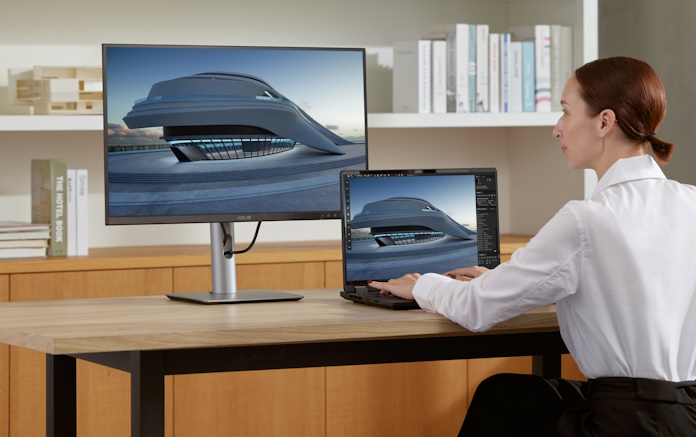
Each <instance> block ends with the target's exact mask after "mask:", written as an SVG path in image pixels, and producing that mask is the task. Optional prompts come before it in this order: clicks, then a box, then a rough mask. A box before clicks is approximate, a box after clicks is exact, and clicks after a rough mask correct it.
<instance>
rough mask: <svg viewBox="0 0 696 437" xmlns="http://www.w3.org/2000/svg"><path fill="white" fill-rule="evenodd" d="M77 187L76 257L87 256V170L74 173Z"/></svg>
mask: <svg viewBox="0 0 696 437" xmlns="http://www.w3.org/2000/svg"><path fill="white" fill-rule="evenodd" d="M75 176H76V180H77V185H76V190H75V191H76V193H77V195H76V202H75V203H76V206H77V208H76V212H77V220H76V228H77V239H76V240H77V255H78V256H85V255H88V254H89V240H88V236H89V233H88V230H89V223H88V219H87V217H88V210H87V196H88V193H89V192H88V190H87V188H88V184H87V170H86V169H79V170H77V171H76V172H75Z"/></svg>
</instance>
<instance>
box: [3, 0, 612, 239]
mask: <svg viewBox="0 0 696 437" xmlns="http://www.w3.org/2000/svg"><path fill="white" fill-rule="evenodd" d="M301 1H302V0H300V3H301ZM597 3H598V0H497V1H489V2H482V1H477V0H465V1H461V2H449V1H438V2H431V1H425V0H415V1H408V2H403V3H401V2H370V1H366V0H365V1H363V0H358V2H357V3H356V4H354V5H351V7H348V6H347V5H344V4H340V3H335V4H333V3H332V5H331V8H330V11H331V12H332V13H334V14H341V15H345V19H346V20H349V21H350V19H351V18H354V19H357V18H358V17H361V20H362V22H363V23H364V25H363V28H364V29H365V30H364V31H361V32H358V33H356V32H353V31H352V29H351V30H350V31H349V30H345V31H341V30H340V29H337V30H336V31H337V32H332V33H330V34H327V35H326V38H322V41H324V42H322V44H325V45H344V46H367V47H368V65H367V79H368V110H369V111H370V113H369V114H368V127H369V132H368V144H369V146H368V148H369V153H370V156H369V158H368V160H369V165H370V167H371V168H400V167H402V168H413V167H430V168H432V167H453V166H458V167H474V166H476V167H479V166H486V167H496V168H497V169H498V171H499V184H500V186H499V192H500V198H499V202H500V210H501V231H502V232H504V233H523V234H534V233H535V232H536V231H537V230H538V229H539V228H540V227H541V226H542V225H543V224H544V223H545V222H546V221H547V220H548V219H549V218H550V217H551V215H552V214H553V213H555V211H557V210H558V209H559V208H560V207H561V206H562V205H563V203H565V202H567V201H568V200H571V199H577V198H582V197H583V196H587V195H588V194H589V193H591V191H592V190H593V189H594V184H595V182H594V180H593V177H594V175H593V173H592V172H585V173H582V172H575V171H570V170H568V169H567V166H566V164H565V159H564V158H563V156H562V155H561V154H560V148H559V147H558V142H557V140H556V139H554V138H553V137H552V136H551V129H552V127H553V126H554V125H555V124H556V122H557V121H558V119H559V118H560V116H561V114H560V113H511V114H490V113H485V114H476V113H474V114H392V113H388V112H387V111H389V109H390V107H391V86H392V85H391V73H390V70H389V69H390V67H391V65H390V62H391V60H390V59H389V58H390V56H391V55H390V53H391V52H390V45H391V43H393V42H394V41H397V40H403V39H416V38H419V37H421V36H422V35H423V34H425V33H426V32H427V30H428V27H429V26H431V25H434V24H443V23H455V22H469V23H488V24H489V25H490V29H491V32H504V31H506V30H507V29H508V28H509V27H513V26H524V25H533V24H539V23H558V24H563V25H568V26H571V27H572V28H573V63H574V66H580V65H582V64H584V63H585V62H588V61H590V60H593V59H595V58H596V57H597V51H598V49H597V45H598V41H597V32H598V24H597V13H598V5H597ZM397 6H398V7H399V8H400V15H403V20H393V14H394V8H395V7H397ZM245 7H246V8H247V9H249V11H247V12H253V10H254V8H255V7H254V6H245ZM283 7H284V6H283ZM291 9H292V10H293V11H294V10H296V7H293V8H291ZM281 12H282V11H281ZM367 12H369V13H367ZM287 13H290V12H289V11H287ZM292 14H294V15H291V16H289V17H288V18H291V19H293V20H295V21H296V22H297V24H302V23H304V21H303V20H307V18H306V17H304V16H302V15H301V14H297V13H296V12H293V13H292ZM281 15H283V14H282V13H281ZM171 18H172V20H174V19H175V17H171ZM301 27H303V26H301V25H300V26H298V28H301ZM312 29H313V30H312ZM242 30H243V29H242ZM248 30H249V31H251V29H248ZM161 31H162V32H165V33H166V31H167V29H161ZM106 32H107V31H105V33H106ZM111 32H115V31H111ZM240 32H241V30H240ZM317 32H323V30H322V29H320V28H312V27H311V26H310V27H306V28H305V29H304V30H303V31H302V32H300V33H299V34H298V33H295V34H293V37H292V38H290V39H287V41H286V40H285V39H281V40H282V41H283V43H284V44H286V43H287V45H297V46H301V45H317V42H316V41H317V40H316V33H317ZM242 33H243V32H242ZM161 35H163V36H162V37H163V38H165V40H164V41H160V42H164V43H177V41H176V40H175V39H174V40H172V41H169V40H168V39H167V38H169V37H167V36H166V35H165V34H164V33H162V34H161ZM210 35H211V34H207V36H206V35H205V34H201V35H197V36H196V39H192V40H190V41H187V43H190V44H221V45H224V44H233V45H234V44H249V45H254V44H258V45H264V44H268V45H271V44H278V37H277V36H276V37H275V38H271V37H272V36H273V35H268V34H266V33H264V34H263V35H261V34H258V32H257V33H254V32H247V34H245V36H246V37H247V38H251V41H250V42H246V41H245V40H244V38H236V39H232V40H230V39H224V42H221V41H219V40H216V39H215V37H211V36H210ZM295 35H297V36H295ZM322 35H323V33H322ZM97 37H99V38H97ZM252 37H253V38H252ZM94 38H95V41H86V40H85V42H88V43H91V44H92V45H93V46H94V47H92V46H89V47H85V46H83V47H80V48H77V49H75V48H74V47H69V46H66V47H64V48H61V47H60V46H57V47H56V48H55V49H53V48H50V49H49V48H47V47H43V46H41V47H38V48H35V49H34V50H35V51H36V55H35V56H36V57H37V58H40V59H50V56H49V54H50V55H53V56H56V57H60V53H61V50H65V52H64V53H65V54H69V55H70V57H71V59H70V63H72V64H75V63H83V64H91V63H94V62H98V61H99V58H98V54H99V53H98V50H95V48H97V47H98V46H99V43H100V41H104V40H106V41H108V40H111V41H114V40H120V42H125V43H128V42H133V43H147V42H148V41H147V39H146V40H143V37H142V35H140V36H138V35H130V34H128V35H126V34H123V33H119V34H118V38H116V39H115V38H114V37H113V35H111V36H108V35H107V36H105V35H101V36H100V35H95V37H94ZM124 38H125V39H124ZM129 38H133V40H132V41H131V40H129ZM269 38H271V40H270V41H274V42H270V41H269V40H268V39H269ZM169 39H171V38H169ZM220 39H222V38H220ZM155 42H156V41H155ZM366 42H367V43H368V44H367V45H366V44H365V43H366ZM26 51H27V50H26V48H22V50H21V51H20V50H19V49H17V48H10V49H3V47H2V45H0V54H6V55H12V56H15V57H16V56H18V55H19V54H20V53H22V54H23V53H25V52H26ZM73 56H74V57H73ZM42 62H44V61H38V60H37V61H34V62H33V63H34V64H39V63H42ZM66 62H67V61H66ZM0 66H2V62H0ZM473 128H475V129H473ZM102 129H103V121H102V117H101V116H93V115H85V116H24V115H0V147H3V148H5V147H11V148H12V150H13V151H17V150H21V151H20V152H18V153H19V154H23V156H21V158H22V160H28V159H30V158H33V157H37V156H36V155H37V154H38V153H44V154H46V153H47V152H46V150H50V151H51V155H52V156H55V157H64V156H65V157H67V158H69V162H73V161H78V158H76V157H79V159H83V160H87V159H89V161H88V162H86V164H79V166H80V167H87V168H88V169H89V170H90V180H95V181H97V180H102V179H103V159H102V158H100V154H101V145H100V144H99V141H100V140H99V138H100V135H99V133H100V132H101V130H102ZM43 157H47V156H43ZM75 165H78V164H77V163H76V164H75ZM6 166H7V164H6ZM18 168H22V165H20V166H19V167H18ZM13 172H14V174H13V175H11V174H12V173H13ZM0 173H5V176H4V178H5V179H3V176H0V185H7V184H8V183H9V181H12V184H13V186H18V184H17V182H19V184H24V183H23V182H22V179H23V178H25V177H26V176H25V175H24V173H23V172H20V171H19V170H15V169H14V168H7V169H6V168H4V167H2V168H0ZM20 186H21V185H20ZM27 186H28V185H27ZM91 187H92V188H91V189H92V190H94V191H91V193H90V195H91V196H92V197H94V201H93V202H91V203H94V204H96V205H95V209H94V211H93V212H91V213H90V214H91V215H94V218H93V219H92V218H90V227H91V228H90V240H91V241H95V242H98V243H96V244H97V245H98V246H120V245H129V244H130V245H133V244H188V243H190V241H181V240H176V238H178V236H179V235H181V234H182V233H181V232H172V228H173V226H172V225H165V226H161V227H160V226H150V227H149V228H148V231H147V232H144V233H138V234H136V233H134V232H133V231H132V230H130V232H125V231H123V232H122V230H121V229H119V230H114V229H113V228H112V229H107V228H105V227H104V225H103V224H102V223H103V215H102V214H103V212H102V208H103V207H102V206H98V204H100V203H101V204H103V194H102V193H100V192H99V189H98V188H96V187H94V186H91ZM10 194H11V195H10V196H9V197H8V196H7V194H6V193H3V194H0V201H2V202H4V201H5V200H6V199H8V200H11V201H12V202H19V203H20V204H21V200H18V199H19V198H20V197H21V196H27V197H28V189H27V190H25V193H10ZM12 196H14V197H12ZM540 200H541V201H540ZM17 204H18V203H10V204H9V208H10V209H11V208H13V207H14V208H22V206H15V205H17ZM97 206H98V207H97ZM91 208H92V207H90V209H91ZM274 226H275V228H274ZM293 226H296V225H295V224H293V223H287V224H282V225H281V224H277V225H271V226H268V227H266V229H265V232H264V233H263V234H264V235H261V237H262V238H270V239H269V240H268V241H275V240H274V238H276V235H282V234H285V235H287V234H292V235H295V236H296V237H297V238H299V239H314V240H316V239H317V238H319V239H339V238H340V234H339V233H337V231H338V226H333V225H330V224H328V225H327V224H325V223H315V224H312V225H311V226H305V227H304V228H302V229H301V230H300V231H294V230H292V231H290V232H287V231H285V230H280V229H281V228H282V227H286V228H288V229H291V228H292V227H293ZM272 228H273V229H276V230H270V229H272ZM305 232H307V235H305ZM172 233H174V234H176V235H175V240H173V241H172V240H171V238H172ZM143 234H147V235H146V238H145V239H142V237H143ZM242 234H243V233H242ZM136 235H137V236H136ZM200 235H201V236H202V238H203V239H202V240H201V241H196V242H198V243H205V242H206V241H205V240H206V239H207V232H205V231H204V232H201V234H200ZM124 236H125V238H126V240H125V241H124V240H123V238H124ZM131 236H132V238H133V240H128V238H131ZM310 236H311V238H310ZM241 237H242V239H243V238H244V236H243V235H241ZM196 238H198V237H196ZM278 241H283V240H278Z"/></svg>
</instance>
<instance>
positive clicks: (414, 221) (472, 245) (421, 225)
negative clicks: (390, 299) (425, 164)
mask: <svg viewBox="0 0 696 437" xmlns="http://www.w3.org/2000/svg"><path fill="white" fill-rule="evenodd" d="M341 188H342V190H341V197H342V225H343V277H344V288H345V289H346V290H347V291H350V290H351V289H354V288H356V287H360V286H365V285H366V283H367V281H369V280H387V279H391V278H398V277H400V276H403V275H404V274H407V273H414V272H417V273H445V272H448V271H450V270H453V269H456V268H459V267H467V266H471V265H481V266H485V267H488V268H493V267H495V266H497V265H498V264H499V263H500V243H499V232H498V193H497V180H496V170H495V169H494V168H481V169H444V170H398V171H397V170H388V171H387V170H363V171H358V170H355V171H344V172H342V173H341Z"/></svg>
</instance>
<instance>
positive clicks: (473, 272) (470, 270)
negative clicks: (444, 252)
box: [445, 266, 488, 281]
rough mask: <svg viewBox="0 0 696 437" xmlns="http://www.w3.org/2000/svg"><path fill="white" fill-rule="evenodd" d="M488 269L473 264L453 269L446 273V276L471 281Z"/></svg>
mask: <svg viewBox="0 0 696 437" xmlns="http://www.w3.org/2000/svg"><path fill="white" fill-rule="evenodd" d="M487 271H488V269H487V268H486V267H481V266H471V267H463V268H460V269H454V270H451V271H449V272H447V273H445V276H449V277H450V278H452V279H456V280H458V281H471V280H472V279H474V278H478V277H479V276H481V275H482V274H484V273H485V272H487Z"/></svg>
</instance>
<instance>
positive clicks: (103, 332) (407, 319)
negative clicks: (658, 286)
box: [0, 289, 558, 355]
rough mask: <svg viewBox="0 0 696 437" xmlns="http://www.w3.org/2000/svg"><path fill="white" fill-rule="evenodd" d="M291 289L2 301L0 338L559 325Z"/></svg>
mask: <svg viewBox="0 0 696 437" xmlns="http://www.w3.org/2000/svg"><path fill="white" fill-rule="evenodd" d="M297 293H299V294H302V295H303V296H304V298H303V299H302V300H300V301H297V302H264V303H245V304H231V305H224V304H223V305H200V304H195V303H187V302H180V301H172V300H170V299H168V298H167V297H165V296H149V297H121V298H104V299H76V300H60V301H39V302H10V303H2V304H0V343H4V344H10V345H13V346H20V347H23V348H27V349H31V350H36V351H40V352H44V353H48V354H54V355H58V354H78V353H91V352H116V351H131V350H173V349H185V348H201V347H223V346H248V345H269V344H288V343H312V342H336V341H351V340H378V339H397V338H404V337H430V336H436V337H442V336H462V335H488V334H496V333H525V332H538V331H541V332H548V331H558V322H557V320H556V313H555V308H554V307H545V308H540V309H538V310H535V311H532V312H529V313H526V314H523V315H521V316H518V317H516V318H514V319H512V320H509V321H506V322H503V323H500V324H499V325H497V326H495V327H494V328H493V329H492V330H491V331H489V332H488V333H483V334H476V333H471V332H470V331H467V330H466V329H464V328H462V327H460V326H459V325H457V324H455V323H452V322H451V321H449V320H447V319H446V318H444V317H442V316H440V315H438V314H432V313H427V312H425V311H421V310H409V311H394V310H387V309H381V308H376V307H371V306H367V305H361V304H356V303H353V302H350V301H347V300H344V299H343V298H341V297H340V296H339V292H338V290H337V289H326V290H303V291H300V292H297Z"/></svg>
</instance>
